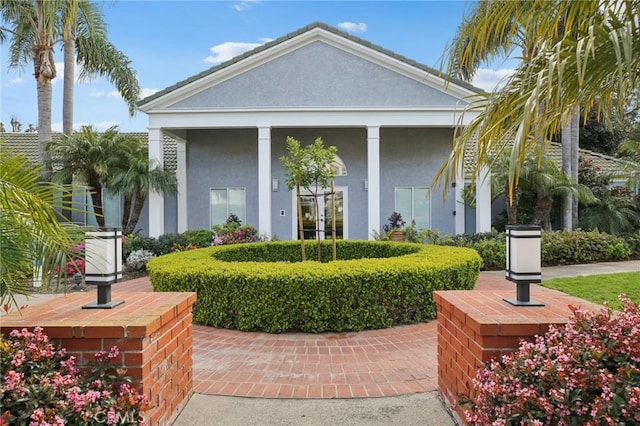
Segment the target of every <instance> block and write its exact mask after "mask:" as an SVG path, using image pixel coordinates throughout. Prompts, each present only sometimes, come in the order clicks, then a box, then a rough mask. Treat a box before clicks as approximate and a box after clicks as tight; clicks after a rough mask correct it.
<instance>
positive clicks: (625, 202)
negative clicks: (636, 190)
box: [580, 190, 640, 235]
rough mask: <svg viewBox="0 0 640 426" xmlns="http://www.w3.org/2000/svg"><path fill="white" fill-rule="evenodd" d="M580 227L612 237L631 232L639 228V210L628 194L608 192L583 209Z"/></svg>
mask: <svg viewBox="0 0 640 426" xmlns="http://www.w3.org/2000/svg"><path fill="white" fill-rule="evenodd" d="M580 226H581V227H582V228H584V229H597V230H599V231H601V232H606V233H607V234H612V235H620V234H624V233H627V232H633V231H634V230H636V229H637V228H638V226H640V210H638V206H637V204H636V203H635V202H634V199H633V198H632V197H631V196H629V194H625V195H624V196H619V195H617V194H616V193H615V191H613V190H608V191H605V192H603V193H602V194H601V195H600V197H599V198H598V199H596V200H595V201H593V202H592V203H590V204H587V206H586V207H585V208H584V209H583V213H582V217H581V218H580Z"/></svg>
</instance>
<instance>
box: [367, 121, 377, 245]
mask: <svg viewBox="0 0 640 426" xmlns="http://www.w3.org/2000/svg"><path fill="white" fill-rule="evenodd" d="M367 181H368V192H367V206H368V208H367V210H368V213H367V235H368V236H369V239H370V240H372V239H373V235H372V231H373V230H375V231H380V126H367Z"/></svg>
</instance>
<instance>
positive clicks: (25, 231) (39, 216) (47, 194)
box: [0, 148, 83, 308]
mask: <svg viewBox="0 0 640 426" xmlns="http://www.w3.org/2000/svg"><path fill="white" fill-rule="evenodd" d="M39 174H40V170H39V167H36V168H34V167H33V166H32V165H31V164H29V163H28V160H27V158H26V157H25V156H21V155H12V154H9V153H8V152H6V151H3V150H2V149H1V148H0V305H4V304H5V303H9V304H12V305H14V306H15V307H16V308H19V306H18V304H17V302H16V300H15V297H14V296H15V294H26V293H27V285H26V284H27V282H29V281H31V279H32V278H31V277H32V275H33V274H34V265H38V264H40V269H41V270H42V271H53V270H54V267H55V266H56V265H61V264H63V263H64V261H65V260H66V257H67V256H69V255H71V253H70V248H71V247H72V245H73V242H74V241H79V240H80V238H82V235H83V233H82V229H80V228H79V227H77V226H75V225H73V224H70V223H61V222H60V221H59V220H58V218H57V216H56V212H55V210H56V209H57V208H59V206H55V207H54V200H55V199H56V198H55V197H56V194H59V193H60V192H66V191H68V190H69V188H63V187H61V186H59V185H56V184H53V183H49V182H40V181H39ZM36 273H37V271H36ZM58 278H59V276H58ZM53 279H54V274H43V280H44V281H45V282H48V283H50V282H51V281H52V280H53Z"/></svg>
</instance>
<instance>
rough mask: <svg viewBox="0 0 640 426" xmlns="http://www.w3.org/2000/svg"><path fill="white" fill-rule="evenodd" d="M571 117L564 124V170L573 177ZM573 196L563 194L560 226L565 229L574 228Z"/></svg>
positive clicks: (566, 174)
mask: <svg viewBox="0 0 640 426" xmlns="http://www.w3.org/2000/svg"><path fill="white" fill-rule="evenodd" d="M571 133H572V132H571V117H569V118H568V119H567V120H565V121H564V123H563V126H562V172H563V173H564V174H565V176H566V177H567V178H568V179H570V178H571V144H572V139H571V136H572V135H571ZM572 210H573V197H572V196H571V195H563V196H562V199H561V204H560V226H561V227H562V229H563V230H565V231H570V230H571V229H573V211H572Z"/></svg>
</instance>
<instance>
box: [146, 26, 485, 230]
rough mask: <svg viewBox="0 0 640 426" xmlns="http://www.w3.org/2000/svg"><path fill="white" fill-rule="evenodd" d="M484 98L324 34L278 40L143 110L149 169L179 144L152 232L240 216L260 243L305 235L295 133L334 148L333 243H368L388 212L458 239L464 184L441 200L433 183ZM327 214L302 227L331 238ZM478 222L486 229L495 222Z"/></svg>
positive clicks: (317, 29) (325, 29)
mask: <svg viewBox="0 0 640 426" xmlns="http://www.w3.org/2000/svg"><path fill="white" fill-rule="evenodd" d="M478 91H479V89H477V88H474V87H473V86H470V85H468V84H465V83H463V82H460V81H452V82H450V84H447V83H446V81H445V79H444V78H442V77H440V76H439V75H438V72H437V71H435V70H433V69H430V68H428V67H426V66H424V65H421V64H419V63H417V62H415V61H412V60H410V59H407V58H405V57H403V56H400V55H397V54H395V53H393V52H390V51H388V50H385V49H383V48H382V47H379V46H376V45H373V44H371V43H369V42H367V41H365V40H362V39H360V38H357V37H354V36H352V35H349V34H347V33H345V32H342V31H339V30H337V29H335V28H333V27H330V26H328V25H326V24H323V23H314V24H311V25H309V26H307V27H304V28H302V29H300V30H298V31H295V32H293V33H290V34H287V35H285V36H283V37H280V38H278V39H276V40H274V41H272V42H270V43H267V44H265V45H263V46H260V47H258V48H256V49H254V50H252V51H250V52H247V53H245V54H243V55H241V56H239V57H237V58H234V59H232V60H230V61H228V62H225V63H222V64H220V65H218V66H216V67H213V68H211V69H208V70H206V71H204V72H202V73H200V74H198V75H195V76H193V77H191V78H188V79H186V80H184V81H181V82H178V83H176V84H175V85H173V86H170V87H168V88H166V89H164V90H162V91H160V92H158V93H156V94H154V95H152V96H150V97H147V98H146V99H143V100H142V101H141V102H140V103H139V104H138V107H139V109H140V110H141V111H143V112H145V113H146V114H147V115H148V116H149V126H148V130H149V156H150V158H151V159H152V160H153V161H157V162H159V163H161V164H162V160H163V152H164V146H163V145H164V140H165V137H166V136H169V137H171V138H172V139H174V140H175V141H176V142H177V164H176V174H177V178H178V182H179V194H178V196H177V198H176V199H175V200H174V199H170V198H165V197H163V196H162V195H160V194H151V196H150V197H149V234H150V235H151V236H158V235H161V234H163V233H165V232H170V231H171V232H176V231H177V232H182V231H185V230H187V229H194V228H209V227H211V226H212V225H214V224H216V223H220V222H222V221H224V219H225V218H226V217H227V215H228V214H229V213H234V214H237V215H238V216H239V217H240V218H241V219H242V220H243V223H250V224H253V225H256V226H257V227H258V229H259V232H260V233H261V234H266V235H270V236H274V235H277V236H278V237H279V238H280V239H295V238H297V237H296V233H295V230H296V229H297V222H296V220H297V218H296V214H295V212H296V208H295V205H296V204H295V197H294V194H293V193H292V192H291V191H288V189H287V188H286V186H285V185H284V177H285V171H284V170H283V168H282V165H281V164H280V160H279V159H280V157H281V156H283V155H285V154H286V138H287V136H292V137H294V138H296V139H298V140H299V141H301V142H302V143H303V144H309V143H312V142H313V141H314V140H315V139H316V138H318V137H321V138H322V139H323V141H324V144H325V146H329V145H334V146H336V147H337V149H338V156H339V159H338V165H339V167H338V168H339V169H340V171H341V173H339V176H336V178H335V184H336V188H337V197H338V200H339V201H338V203H339V205H340V207H339V208H338V213H337V216H338V217H337V220H336V223H337V224H338V227H339V229H338V231H337V232H338V235H341V236H342V237H344V238H350V239H356V238H357V239H367V238H371V235H372V231H373V230H379V229H380V228H381V227H382V225H384V223H385V222H386V219H387V218H388V217H389V216H390V214H391V213H392V212H394V211H399V212H401V213H402V214H403V216H404V218H405V219H406V220H407V222H410V221H411V220H415V221H416V223H417V225H418V227H430V228H435V229H438V230H439V231H440V232H442V233H449V234H454V233H460V232H464V226H465V224H464V222H465V218H464V205H463V204H462V203H460V202H456V199H458V200H461V191H462V187H463V185H457V187H456V189H455V190H452V191H451V192H450V196H449V197H447V199H446V200H445V201H443V197H442V188H438V187H434V188H430V187H429V186H430V184H431V181H432V178H433V177H434V174H435V173H436V171H437V170H438V168H439V167H440V166H441V164H442V163H443V161H444V160H445V158H446V157H447V156H448V155H449V153H450V152H451V146H452V140H453V131H454V128H455V126H457V125H460V124H463V125H464V124H467V123H468V122H469V121H470V120H471V119H472V118H473V116H474V115H473V114H472V113H471V112H466V113H465V114H464V116H463V115H462V113H463V111H465V108H467V107H468V105H469V104H468V101H467V99H468V97H469V96H470V95H473V94H475V93H477V92H478ZM461 117H462V119H463V121H462V122H461V121H460V120H461ZM483 208H485V209H486V208H488V210H485V212H490V200H489V203H488V204H487V205H485V206H482V205H481V206H480V208H479V210H480V211H481V210H482V209H483ZM322 212H323V210H322V209H321V214H320V215H319V216H320V217H317V218H316V217H314V215H313V213H312V212H311V210H310V209H305V220H306V221H311V222H313V221H314V220H317V221H318V224H317V226H318V228H319V229H323V227H324V226H329V221H328V220H326V219H327V215H329V214H330V213H329V210H328V209H327V211H326V212H325V213H324V214H323V213H322ZM475 222H476V226H475V228H476V230H478V231H482V230H489V228H490V223H491V222H490V213H487V214H479V215H477V217H476V220H475ZM325 224H326V225H325ZM308 225H309V224H308V223H307V224H306V226H308ZM321 234H322V235H323V233H321ZM322 235H321V237H322Z"/></svg>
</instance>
